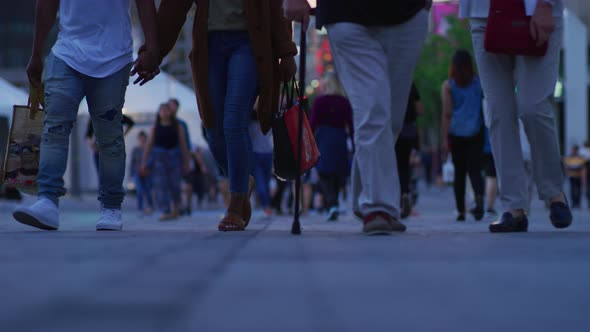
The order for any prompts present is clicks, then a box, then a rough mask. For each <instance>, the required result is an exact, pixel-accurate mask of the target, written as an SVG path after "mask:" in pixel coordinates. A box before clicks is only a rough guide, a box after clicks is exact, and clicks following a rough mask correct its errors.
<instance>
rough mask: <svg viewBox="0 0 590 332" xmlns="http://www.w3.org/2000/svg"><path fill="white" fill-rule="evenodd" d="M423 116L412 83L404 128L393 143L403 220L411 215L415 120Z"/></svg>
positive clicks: (416, 133)
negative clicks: (411, 164)
mask: <svg viewBox="0 0 590 332" xmlns="http://www.w3.org/2000/svg"><path fill="white" fill-rule="evenodd" d="M422 114H424V105H422V102H421V101H420V93H418V88H417V87H416V84H415V83H412V88H411V89H410V97H409V99H408V106H407V108H406V115H405V117H404V126H403V127H402V130H401V132H400V134H399V136H398V138H397V142H396V143H395V154H396V158H397V165H398V169H399V182H400V187H401V192H402V197H401V214H400V216H401V218H402V219H405V218H407V217H409V216H410V214H411V213H412V205H413V204H412V197H411V193H410V181H411V179H412V167H411V166H410V157H411V155H412V151H413V150H414V149H416V150H417V149H418V143H419V142H418V126H417V124H416V119H417V117H418V116H419V115H422Z"/></svg>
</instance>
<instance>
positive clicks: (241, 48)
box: [207, 31, 258, 193]
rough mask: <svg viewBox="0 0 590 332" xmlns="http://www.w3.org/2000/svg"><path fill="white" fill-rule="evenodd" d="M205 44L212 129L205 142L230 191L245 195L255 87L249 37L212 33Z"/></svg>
mask: <svg viewBox="0 0 590 332" xmlns="http://www.w3.org/2000/svg"><path fill="white" fill-rule="evenodd" d="M208 42H209V45H208V47H209V91H210V96H211V103H212V108H213V112H215V128H208V129H207V141H208V143H209V147H210V148H211V152H212V153H213V156H214V157H215V160H216V161H217V163H218V165H219V168H220V169H221V171H222V172H223V175H225V176H227V177H229V190H230V192H235V193H246V192H248V176H249V174H250V173H251V169H252V158H253V157H252V142H251V141H250V134H249V132H248V124H249V122H250V113H251V112H252V109H253V107H254V101H255V99H256V95H257V85H258V79H257V73H256V63H255V62H254V55H253V53H252V48H251V46H250V38H249V37H248V33H247V32H246V31H213V32H209V38H208Z"/></svg>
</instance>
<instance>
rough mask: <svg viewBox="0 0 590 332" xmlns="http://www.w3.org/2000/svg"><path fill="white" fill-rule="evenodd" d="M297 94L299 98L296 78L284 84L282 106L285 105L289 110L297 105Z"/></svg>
mask: <svg viewBox="0 0 590 332" xmlns="http://www.w3.org/2000/svg"><path fill="white" fill-rule="evenodd" d="M289 83H290V84H291V87H289ZM295 93H297V96H299V87H298V84H297V80H295V77H293V78H291V80H288V81H285V82H283V89H282V91H281V100H280V105H281V106H283V105H285V106H286V108H287V109H289V108H291V107H292V106H293V105H295V102H294V101H295V98H296V97H295V96H296V95H295Z"/></svg>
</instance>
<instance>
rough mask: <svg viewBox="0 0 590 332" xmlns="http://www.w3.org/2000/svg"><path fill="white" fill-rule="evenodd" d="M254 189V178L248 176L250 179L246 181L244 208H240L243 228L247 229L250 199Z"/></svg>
mask: <svg viewBox="0 0 590 332" xmlns="http://www.w3.org/2000/svg"><path fill="white" fill-rule="evenodd" d="M254 187H256V182H254V177H253V176H252V175H250V179H249V181H248V197H246V200H245V201H244V206H243V208H242V218H243V219H244V222H245V225H244V228H246V227H248V224H249V223H250V219H252V205H251V204H250V197H251V196H252V192H253V191H254Z"/></svg>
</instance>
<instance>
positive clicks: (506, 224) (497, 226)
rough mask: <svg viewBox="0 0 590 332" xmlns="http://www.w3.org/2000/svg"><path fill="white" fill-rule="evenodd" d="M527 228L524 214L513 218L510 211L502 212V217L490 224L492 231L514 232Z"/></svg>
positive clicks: (527, 220)
mask: <svg viewBox="0 0 590 332" xmlns="http://www.w3.org/2000/svg"><path fill="white" fill-rule="evenodd" d="M528 228H529V219H528V218H527V216H526V214H523V215H522V216H520V217H517V218H515V217H514V216H512V213H510V212H504V214H503V215H502V217H501V218H500V219H499V220H497V221H494V222H493V223H491V224H490V232H492V233H516V232H526V231H528Z"/></svg>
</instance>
